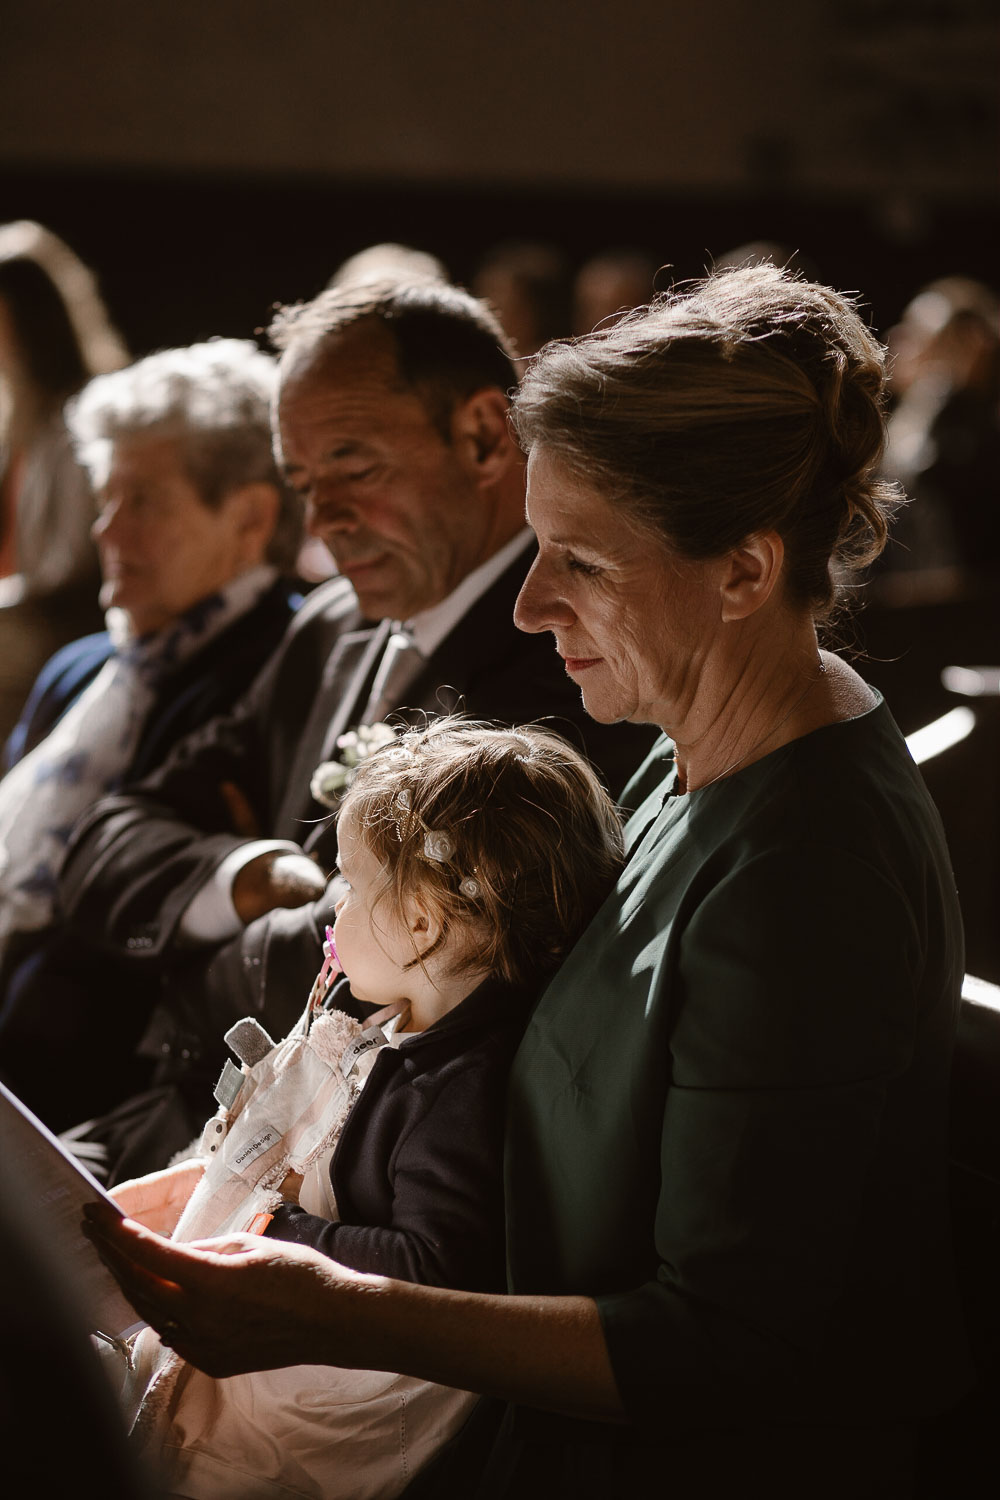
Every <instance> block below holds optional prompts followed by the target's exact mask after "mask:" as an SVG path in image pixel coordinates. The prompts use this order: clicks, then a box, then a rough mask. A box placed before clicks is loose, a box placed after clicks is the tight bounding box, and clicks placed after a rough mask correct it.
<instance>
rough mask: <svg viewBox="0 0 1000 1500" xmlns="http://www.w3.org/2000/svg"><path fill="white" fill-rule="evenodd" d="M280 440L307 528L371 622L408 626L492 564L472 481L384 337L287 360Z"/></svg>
mask: <svg viewBox="0 0 1000 1500" xmlns="http://www.w3.org/2000/svg"><path fill="white" fill-rule="evenodd" d="M277 431H278V439H279V443H280V448H281V459H282V462H283V464H284V468H285V472H286V474H287V475H288V479H289V481H290V483H291V484H292V485H293V486H294V488H295V489H296V490H298V492H299V493H300V494H301V495H302V496H303V498H304V499H305V502H306V525H307V527H308V528H309V531H310V532H311V533H312V534H313V535H314V536H317V537H319V538H320V539H321V540H322V541H323V542H324V543H325V544H326V546H327V547H328V548H329V550H330V552H331V553H332V555H333V558H334V561H335V562H336V564H337V568H338V571H339V572H340V573H342V574H343V575H344V576H345V577H346V578H348V579H349V580H350V582H351V583H352V584H353V585H354V588H355V591H356V592H357V595H358V598H359V600H360V602H361V608H362V610H363V611H364V613H365V614H366V615H367V616H368V617H369V618H370V619H399V620H405V619H408V618H409V617H410V616H411V615H413V614H416V613H417V612H418V611H420V610H423V609H427V608H429V607H430V606H431V605H433V604H437V603H438V602H439V601H440V600H442V599H444V598H445V597H446V596H447V595H448V594H450V593H451V591H452V590H453V589H454V588H455V587H456V586H457V585H458V584H459V583H460V582H461V581H462V579H463V578H464V577H465V576H466V575H467V574H468V573H470V572H471V571H472V569H473V568H475V567H477V566H478V564H479V563H480V562H482V561H484V557H483V555H482V553H483V549H484V535H485V532H484V526H485V518H484V517H483V515H482V514H481V512H482V510H483V507H482V506H480V505H477V500H478V499H479V496H478V495H477V491H476V486H475V481H474V476H473V475H472V474H471V473H470V472H469V470H468V469H467V468H466V467H464V466H463V463H462V461H461V459H460V457H459V456H458V453H457V451H456V449H455V448H453V447H452V446H450V445H449V444H448V443H447V442H445V440H444V438H443V437H442V435H441V433H440V432H439V431H438V429H437V428H436V427H435V426H434V424H433V422H432V421H431V418H430V416H429V414H428V412H427V410H426V408H425V407H424V405H423V403H422V402H421V401H420V399H419V398H418V397H417V396H416V395H414V394H413V392H412V391H408V390H406V389H405V388H404V387H403V386H402V383H401V381H400V378H399V375H398V373H397V370H396V363H395V357H394V352H393V350H392V346H391V343H390V340H389V338H388V336H387V335H386V334H385V333H384V331H383V330H382V329H381V328H379V327H377V326H376V327H374V328H373V327H372V326H371V325H358V326H355V327H353V328H350V329H347V330H346V331H345V332H344V333H343V334H341V335H340V336H338V338H337V339H336V341H335V342H334V343H333V344H332V345H329V344H328V345H327V346H326V348H325V349H324V350H323V351H322V352H321V353H316V352H314V351H300V352H298V353H297V352H296V350H295V349H294V348H293V349H291V350H289V351H288V353H286V354H285V356H284V358H283V359H282V362H281V385H280V390H279V394H278V409H277Z"/></svg>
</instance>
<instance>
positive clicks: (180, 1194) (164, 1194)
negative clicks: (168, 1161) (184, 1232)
mask: <svg viewBox="0 0 1000 1500" xmlns="http://www.w3.org/2000/svg"><path fill="white" fill-rule="evenodd" d="M204 1170H205V1163H204V1162H203V1161H201V1160H199V1159H197V1158H195V1159H192V1160H191V1161H182V1162H178V1163H177V1165H176V1166H173V1167H166V1168H164V1170H163V1171H162V1172H150V1174H149V1175H148V1177H133V1178H131V1179H130V1180H129V1181H128V1182H120V1183H119V1184H118V1186H117V1187H114V1188H112V1189H111V1197H112V1198H113V1199H114V1200H115V1202H116V1203H117V1204H118V1205H119V1207H120V1208H122V1209H124V1211H125V1213H126V1214H127V1215H128V1217H129V1218H130V1219H135V1220H136V1221H137V1223H139V1224H145V1226H146V1228H147V1229H154V1230H155V1231H156V1232H157V1234H171V1233H172V1232H173V1230H174V1228H175V1227H176V1224H177V1221H178V1219H179V1218H180V1216H181V1214H182V1213H183V1212H184V1208H185V1205H186V1204H187V1201H188V1199H189V1198H190V1196H191V1194H192V1193H193V1192H194V1190H195V1188H196V1187H197V1186H198V1183H199V1182H200V1181H201V1178H202V1174H203V1172H204Z"/></svg>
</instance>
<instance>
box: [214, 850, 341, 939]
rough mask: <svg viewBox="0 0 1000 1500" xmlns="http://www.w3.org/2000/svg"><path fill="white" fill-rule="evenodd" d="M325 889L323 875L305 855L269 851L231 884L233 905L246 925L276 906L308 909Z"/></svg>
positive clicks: (246, 867)
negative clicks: (305, 907)
mask: <svg viewBox="0 0 1000 1500" xmlns="http://www.w3.org/2000/svg"><path fill="white" fill-rule="evenodd" d="M325 890H326V876H325V875H324V874H323V872H322V870H321V869H320V867H319V865H317V863H316V861H315V860H313V859H310V857H309V855H308V854H291V853H287V852H284V851H282V850H271V851H270V853H268V854H261V855H258V857H257V858H256V859H252V860H250V862H249V864H245V865H244V866H243V868H242V870H240V872H239V874H238V875H237V876H236V879H235V880H234V881H233V892H232V896H233V906H234V907H235V908H236V915H237V916H238V917H239V919H240V921H241V922H242V923H243V925H244V926H246V925H247V924H248V923H250V922H255V921H256V920H257V918H258V917H262V916H264V914H265V913H266V912H269V911H274V909H275V907H277V906H307V905H308V904H309V902H310V901H318V900H319V898H320V896H322V894H323V892H324V891H325Z"/></svg>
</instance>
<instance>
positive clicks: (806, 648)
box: [667, 621, 864, 791]
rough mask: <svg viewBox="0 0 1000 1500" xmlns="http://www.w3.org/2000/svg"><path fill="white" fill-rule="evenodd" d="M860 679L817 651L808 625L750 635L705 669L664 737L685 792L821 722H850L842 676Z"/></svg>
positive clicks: (851, 696)
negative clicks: (678, 721)
mask: <svg viewBox="0 0 1000 1500" xmlns="http://www.w3.org/2000/svg"><path fill="white" fill-rule="evenodd" d="M845 673H846V674H847V676H848V677H849V678H852V679H854V681H855V682H856V683H858V684H860V685H861V687H862V689H863V686H864V685H863V684H861V680H860V678H857V677H856V674H855V673H853V672H852V670H851V669H850V668H849V667H845V665H844V663H842V662H839V661H838V660H837V658H836V657H831V656H829V655H827V654H824V653H821V652H820V650H819V648H818V645H817V642H816V634H815V629H814V627H813V624H812V622H811V621H808V622H805V621H803V622H798V623H796V624H795V625H793V626H792V627H789V628H786V629H784V630H783V631H782V632H781V633H780V634H777V633H774V634H772V635H771V636H770V638H765V637H762V636H757V637H755V638H753V639H752V640H750V641H749V642H747V645H746V649H744V650H743V651H741V652H735V653H734V654H733V656H732V657H731V658H730V659H729V660H728V661H726V662H724V663H719V662H716V663H714V664H709V666H708V667H707V669H706V670H705V671H704V672H703V674H702V678H701V682H700V685H699V692H698V695H697V696H696V699H695V702H694V703H693V704H692V706H691V711H690V712H689V713H688V714H687V715H686V718H685V722H684V723H683V724H682V725H680V726H678V729H677V732H676V733H672V732H671V730H670V729H669V728H667V733H668V734H671V737H672V738H673V739H674V742H675V744H676V746H677V768H678V776H679V778H680V783H681V786H682V788H683V789H684V790H685V791H697V790H698V789H699V788H701V787H704V786H708V785H709V784H710V783H711V782H713V781H721V780H722V779H723V777H725V776H729V775H732V774H733V772H734V771H737V770H742V769H743V768H744V767H745V766H749V765H752V764H753V763H754V761H756V760H760V759H762V757H763V756H765V755H770V754H771V753H772V752H773V751H774V750H778V749H780V748H781V746H782V745H786V744H789V743H790V742H791V741H792V740H795V739H799V738H801V737H802V735H804V734H808V733H810V732H811V731H812V730H814V729H818V728H820V727H821V726H823V725H824V724H830V723H834V722H836V721H837V720H838V719H840V718H847V717H850V712H848V711H847V708H848V704H849V705H850V706H852V707H853V710H854V711H855V712H858V711H860V709H859V708H858V695H857V693H855V692H848V693H845V691H844V689H845V682H844V674H845Z"/></svg>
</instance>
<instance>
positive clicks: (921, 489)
mask: <svg viewBox="0 0 1000 1500" xmlns="http://www.w3.org/2000/svg"><path fill="white" fill-rule="evenodd" d="M889 347H890V350H891V352H892V355H893V365H892V389H893V395H894V397H895V406H894V409H893V412H892V415H891V417H890V420H889V441H888V445H887V448H886V458H885V468H886V473H887V474H888V475H889V477H890V478H892V479H895V480H897V481H899V483H901V484H902V485H903V486H904V488H905V489H906V491H907V494H908V495H909V496H910V499H911V502H912V503H911V504H910V505H909V506H908V507H907V509H906V511H905V512H904V514H903V516H902V517H901V524H900V527H899V529H898V532H897V536H896V539H895V542H894V544H893V546H892V547H891V548H890V550H889V552H888V554H887V557H886V562H885V567H884V569H883V571H882V573H881V575H880V577H879V579H878V581H877V588H878V594H879V597H880V598H881V600H882V601H883V602H884V603H887V604H929V603H938V602H944V601H947V600H949V599H959V598H963V597H967V596H969V595H974V594H977V593H982V592H984V591H989V590H990V589H991V588H992V587H993V586H994V585H995V583H996V578H997V572H998V568H1000V511H998V507H997V493H998V483H1000V298H998V296H997V293H996V291H995V290H994V289H993V288H991V287H989V286H986V285H984V284H983V283H982V282H980V281H974V280H972V279H971V278H969V277H965V276H944V277H940V278H939V279H937V280H935V281H932V282H929V283H928V284H927V285H926V286H924V287H922V288H921V290H920V291H919V292H918V293H917V294H916V296H915V297H913V299H912V300H911V301H910V302H909V303H908V304H907V306H906V307H905V308H904V310H903V314H902V316H901V318H900V320H899V322H898V323H897V324H896V325H895V326H894V327H893V328H892V329H891V330H890V333H889Z"/></svg>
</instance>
